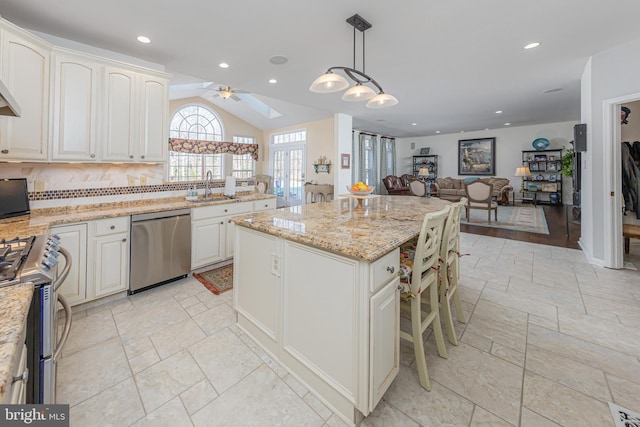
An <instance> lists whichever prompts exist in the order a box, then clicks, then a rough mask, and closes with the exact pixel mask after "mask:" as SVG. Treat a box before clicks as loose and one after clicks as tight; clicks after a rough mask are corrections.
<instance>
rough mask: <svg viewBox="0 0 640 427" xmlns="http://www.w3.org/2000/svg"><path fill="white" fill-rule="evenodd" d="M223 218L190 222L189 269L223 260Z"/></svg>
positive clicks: (224, 223) (224, 221)
mask: <svg viewBox="0 0 640 427" xmlns="http://www.w3.org/2000/svg"><path fill="white" fill-rule="evenodd" d="M225 225H226V219H225V218H211V219H205V220H201V221H192V222H191V269H192V270H193V269H196V268H199V267H204V266H205V265H208V264H213V263H215V262H218V261H222V260H224V259H225Z"/></svg>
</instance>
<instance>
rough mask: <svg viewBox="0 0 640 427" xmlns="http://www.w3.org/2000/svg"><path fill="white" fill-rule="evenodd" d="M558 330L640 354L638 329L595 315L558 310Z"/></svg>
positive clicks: (639, 332) (625, 351)
mask: <svg viewBox="0 0 640 427" xmlns="http://www.w3.org/2000/svg"><path fill="white" fill-rule="evenodd" d="M558 322H559V327H560V332H562V333H563V334H567V335H571V336H574V337H577V338H581V339H583V340H585V341H589V342H592V343H594V344H599V345H601V346H604V347H609V348H614V349H616V350H618V351H621V352H623V353H627V354H630V355H634V356H636V357H637V356H640V330H638V328H634V327H633V326H626V325H621V324H620V323H619V322H616V321H609V320H606V319H602V318H600V317H596V316H589V315H587V314H582V313H576V312H570V311H567V310H562V309H561V310H559V311H558Z"/></svg>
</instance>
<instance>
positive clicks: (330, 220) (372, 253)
mask: <svg viewBox="0 0 640 427" xmlns="http://www.w3.org/2000/svg"><path fill="white" fill-rule="evenodd" d="M357 202H358V201H356V200H351V199H342V198H341V199H336V200H333V201H330V202H325V203H314V204H307V205H300V206H292V207H289V208H284V209H276V210H275V211H264V212H258V213H252V214H246V215H241V216H238V217H234V218H233V221H234V222H235V223H236V225H239V226H242V227H247V228H251V229H254V230H258V231H261V232H264V233H267V234H271V235H275V236H280V237H283V238H286V239H288V240H291V241H295V242H299V243H303V244H306V245H309V246H313V247H317V248H320V249H323V250H326V251H329V252H332V253H336V254H339V255H343V256H346V257H349V258H354V259H360V260H365V261H369V262H371V261H375V260H376V259H378V258H380V257H381V256H383V255H384V254H386V253H388V252H390V251H391V250H393V249H395V248H397V247H399V246H400V245H402V244H403V243H405V242H407V241H408V240H410V239H412V238H413V237H416V236H418V235H419V234H420V228H421V226H422V221H423V220H424V216H425V214H427V213H429V212H436V211H439V210H441V209H444V208H445V207H446V206H449V205H450V204H451V202H449V201H446V200H441V199H438V198H426V197H415V196H380V197H377V198H372V199H367V200H362V205H361V206H359V205H358V203H357Z"/></svg>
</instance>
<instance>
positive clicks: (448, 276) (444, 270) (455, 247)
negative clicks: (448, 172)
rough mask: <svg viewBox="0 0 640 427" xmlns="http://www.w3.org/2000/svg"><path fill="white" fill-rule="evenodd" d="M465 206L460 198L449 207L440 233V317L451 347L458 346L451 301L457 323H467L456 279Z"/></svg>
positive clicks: (465, 200) (463, 200) (465, 202)
mask: <svg viewBox="0 0 640 427" xmlns="http://www.w3.org/2000/svg"><path fill="white" fill-rule="evenodd" d="M466 205H467V199H466V198H464V197H463V198H462V199H460V201H459V202H456V203H453V204H452V205H451V211H450V212H449V216H448V217H447V221H446V222H445V225H444V232H443V233H442V244H441V245H440V262H441V263H442V264H441V265H440V270H439V273H440V284H439V291H438V293H439V296H440V315H441V316H442V319H443V321H444V326H445V330H446V331H447V338H448V339H449V342H450V343H451V344H453V345H458V337H457V335H456V331H455V328H454V326H453V315H452V313H451V300H453V303H454V307H455V309H456V318H457V319H458V322H461V323H467V321H466V320H465V318H464V313H463V311H462V303H461V302H460V294H459V292H458V277H459V267H460V260H459V258H460V217H461V216H462V208H463V207H464V206H466Z"/></svg>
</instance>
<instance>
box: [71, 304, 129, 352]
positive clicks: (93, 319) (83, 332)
mask: <svg viewBox="0 0 640 427" xmlns="http://www.w3.org/2000/svg"><path fill="white" fill-rule="evenodd" d="M72 319H73V323H72V324H71V326H72V327H71V332H70V333H69V338H68V339H67V342H66V344H65V346H64V347H63V349H62V354H63V355H65V356H66V355H70V354H72V353H75V352H77V351H78V350H83V349H86V348H90V347H94V346H96V345H99V344H102V343H104V342H105V341H108V340H110V339H111V338H114V337H117V336H118V330H117V329H116V324H115V323H114V321H113V316H112V315H111V311H110V310H102V311H99V312H96V313H93V314H90V315H89V314H88V315H86V316H83V317H80V318H78V319H76V318H75V316H73V317H72Z"/></svg>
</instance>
